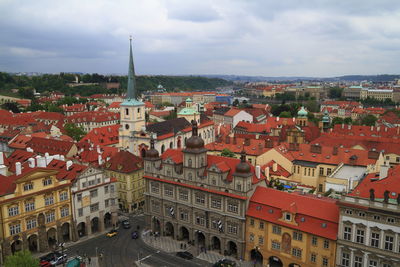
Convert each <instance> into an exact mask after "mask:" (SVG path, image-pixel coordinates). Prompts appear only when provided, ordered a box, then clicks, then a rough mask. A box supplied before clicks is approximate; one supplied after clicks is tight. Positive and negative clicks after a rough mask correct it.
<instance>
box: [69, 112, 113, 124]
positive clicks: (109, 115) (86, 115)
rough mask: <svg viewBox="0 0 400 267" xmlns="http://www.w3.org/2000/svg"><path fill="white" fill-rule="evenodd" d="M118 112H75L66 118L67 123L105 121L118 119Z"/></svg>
mask: <svg viewBox="0 0 400 267" xmlns="http://www.w3.org/2000/svg"><path fill="white" fill-rule="evenodd" d="M119 117H120V114H119V113H115V112H98V111H86V112H79V113H75V114H73V115H71V116H69V117H67V118H66V121H67V122H68V123H81V122H82V123H83V122H86V123H89V122H107V121H115V120H119Z"/></svg>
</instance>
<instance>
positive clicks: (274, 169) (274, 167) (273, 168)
mask: <svg viewBox="0 0 400 267" xmlns="http://www.w3.org/2000/svg"><path fill="white" fill-rule="evenodd" d="M272 170H273V171H274V172H276V171H278V163H276V162H274V164H272Z"/></svg>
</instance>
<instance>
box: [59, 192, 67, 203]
mask: <svg viewBox="0 0 400 267" xmlns="http://www.w3.org/2000/svg"><path fill="white" fill-rule="evenodd" d="M67 199H68V193H67V191H63V192H61V193H60V201H64V200H67Z"/></svg>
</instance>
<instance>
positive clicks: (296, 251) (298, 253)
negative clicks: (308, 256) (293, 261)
mask: <svg viewBox="0 0 400 267" xmlns="http://www.w3.org/2000/svg"><path fill="white" fill-rule="evenodd" d="M301 252H302V251H301V249H299V248H293V249H292V255H293V256H295V257H297V258H301Z"/></svg>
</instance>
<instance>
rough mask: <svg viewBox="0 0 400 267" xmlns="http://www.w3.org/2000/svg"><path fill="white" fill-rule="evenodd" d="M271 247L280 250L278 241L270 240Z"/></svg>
mask: <svg viewBox="0 0 400 267" xmlns="http://www.w3.org/2000/svg"><path fill="white" fill-rule="evenodd" d="M271 247H272V249H275V250H280V249H281V243H279V242H278V241H272V245H271Z"/></svg>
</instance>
